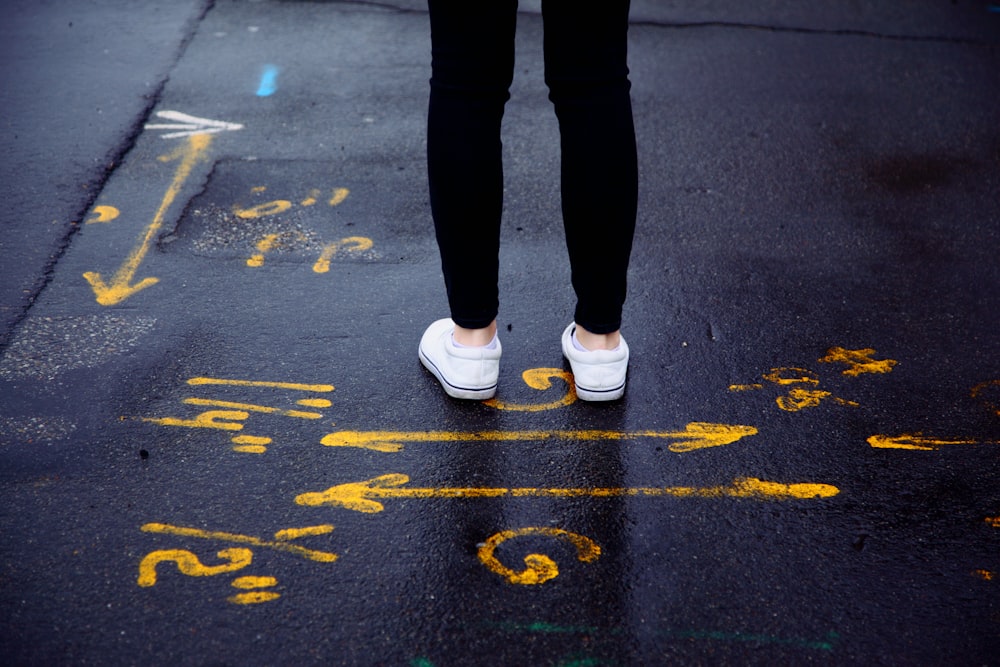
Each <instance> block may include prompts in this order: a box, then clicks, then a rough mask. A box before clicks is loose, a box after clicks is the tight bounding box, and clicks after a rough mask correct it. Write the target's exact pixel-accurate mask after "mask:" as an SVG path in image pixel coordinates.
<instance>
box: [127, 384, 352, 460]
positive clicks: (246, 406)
mask: <svg viewBox="0 0 1000 667" xmlns="http://www.w3.org/2000/svg"><path fill="white" fill-rule="evenodd" d="M187 383H188V384H189V385H191V386H195V387H247V388H267V389H287V390H291V391H303V392H320V393H327V392H331V391H333V389H334V388H333V385H330V384H303V383H298V382H263V381H257V380H228V379H222V378H209V377H194V378H191V379H189V380H188V381H187ZM183 402H184V403H185V404H187V405H197V406H201V407H208V408H215V409H211V410H206V411H205V412H202V413H201V414H199V415H196V416H195V417H194V418H192V419H180V418H177V417H143V418H141V419H142V421H145V422H149V423H152V424H158V425H160V426H179V427H184V428H204V429H216V430H221V431H242V430H243V427H244V424H243V423H242V422H244V421H246V420H247V419H249V417H250V415H251V413H262V414H268V415H278V416H281V417H292V418H296V419H309V420H316V419H321V418H322V417H323V414H322V413H320V412H316V411H314V410H298V409H291V410H289V409H285V408H276V407H271V406H267V405H258V404H256V403H244V402H237V401H223V400H218V399H207V398H198V397H189V398H185V399H184V400H183ZM295 403H296V405H299V406H302V407H306V408H328V407H330V406H331V405H333V404H332V403H331V402H330V400H329V399H326V398H303V399H299V400H297V401H295ZM220 408H221V409H220ZM231 441H232V443H233V445H234V447H233V451H236V452H241V453H244V454H263V453H265V452H266V451H267V445H269V444H271V442H272V440H271V438H269V437H266V436H259V435H247V434H240V435H237V436H234V437H232V438H231Z"/></svg>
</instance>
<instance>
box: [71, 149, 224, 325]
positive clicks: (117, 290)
mask: <svg viewBox="0 0 1000 667" xmlns="http://www.w3.org/2000/svg"><path fill="white" fill-rule="evenodd" d="M211 143H212V136H211V135H208V134H196V135H193V136H191V137H189V138H188V140H187V142H185V143H184V144H183V145H182V146H181V147H180V148H178V149H177V150H176V151H174V152H173V153H170V154H169V155H165V156H163V157H161V158H160V160H162V161H164V162H169V161H173V160H180V165H179V166H178V167H177V171H176V172H175V173H174V178H173V180H172V181H171V182H170V186H169V187H168V188H167V192H166V194H165V195H164V196H163V200H162V201H161V202H160V207H159V208H158V209H157V211H156V214H155V215H154V216H153V221H152V222H151V223H150V224H149V225H148V226H147V227H146V231H145V233H144V234H143V236H142V240H141V241H140V243H139V245H138V247H136V248H135V249H134V250H133V251H132V252H131V253H129V255H128V258H127V259H126V260H125V263H124V264H122V265H121V266H120V267H119V268H118V271H116V272H115V274H114V276H112V278H111V281H110V282H105V280H104V279H103V278H102V277H101V274H100V273H97V272H94V271H88V272H86V273H84V274H83V277H84V278H85V279H86V280H87V282H88V283H90V287H91V289H93V290H94V294H95V295H96V297H97V303H99V304H101V305H102V306H113V305H116V304H118V303H121V302H122V301H124V300H125V299H127V298H129V297H130V296H132V295H133V294H135V293H136V292H139V291H140V290H143V289H145V288H147V287H149V286H151V285H155V284H156V283H157V282H159V278H152V277H150V278H143V279H142V280H140V281H139V282H138V283H133V282H132V281H133V280H134V279H135V274H136V272H137V271H138V270H139V265H140V264H142V261H143V259H145V257H146V255H147V253H149V250H150V248H151V247H152V245H153V241H154V240H155V239H156V235H157V233H158V232H159V230H160V228H161V227H162V226H163V221H164V219H165V217H166V214H167V210H168V209H169V208H170V206H171V204H173V202H174V200H175V199H176V198H177V195H178V194H180V191H181V188H182V187H183V186H184V183H185V182H186V181H187V179H188V177H190V176H191V172H192V171H193V170H194V167H195V165H197V164H198V162H199V161H201V160H203V159H205V158H206V156H207V155H206V154H207V152H208V148H209V146H211Z"/></svg>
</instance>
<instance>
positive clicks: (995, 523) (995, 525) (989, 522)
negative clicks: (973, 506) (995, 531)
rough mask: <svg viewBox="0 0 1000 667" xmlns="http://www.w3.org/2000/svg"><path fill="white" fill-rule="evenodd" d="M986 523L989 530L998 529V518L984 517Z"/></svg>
mask: <svg viewBox="0 0 1000 667" xmlns="http://www.w3.org/2000/svg"><path fill="white" fill-rule="evenodd" d="M986 523H987V525H989V526H990V527H991V528H1000V516H988V517H986Z"/></svg>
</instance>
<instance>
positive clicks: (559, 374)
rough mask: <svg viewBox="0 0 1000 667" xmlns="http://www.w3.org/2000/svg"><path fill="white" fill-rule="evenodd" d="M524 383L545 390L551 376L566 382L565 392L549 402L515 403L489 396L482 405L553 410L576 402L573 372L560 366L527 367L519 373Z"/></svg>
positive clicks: (498, 407) (502, 408)
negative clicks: (560, 396) (557, 398)
mask: <svg viewBox="0 0 1000 667" xmlns="http://www.w3.org/2000/svg"><path fill="white" fill-rule="evenodd" d="M521 378H522V379H523V380H524V383H525V384H526V385H528V386H529V387H531V388H532V389H538V390H539V391H545V390H546V389H551V388H552V378H559V379H560V380H562V381H563V382H565V383H566V394H565V395H564V396H563V397H562V398H560V399H559V400H556V401H552V402H550V403H541V404H528V405H520V404H515V403H505V402H503V401H500V400H497V399H495V398H491V399H489V400H486V401H483V404H484V405H488V406H490V407H491V408H496V409H497V410H510V411H514V412H541V411H543V410H555V409H556V408H561V407H564V406H567V405H571V404H572V403H574V402H576V384H575V383H574V382H573V374H572V373H569V372H567V371H564V370H562V369H561V368H529V369H528V370H526V371H524V372H523V373H521Z"/></svg>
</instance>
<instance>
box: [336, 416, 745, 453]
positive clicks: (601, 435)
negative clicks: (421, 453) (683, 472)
mask: <svg viewBox="0 0 1000 667" xmlns="http://www.w3.org/2000/svg"><path fill="white" fill-rule="evenodd" d="M756 433H757V429H756V428H754V427H753V426H738V425H732V424H709V423H705V422H691V423H690V424H688V425H687V426H686V427H685V428H684V430H683V431H599V430H583V431H478V432H466V431H337V432H335V433H330V434H328V435H326V436H324V437H323V439H322V441H321V442H322V443H323V444H324V445H326V446H327V447H360V448H362V449H372V450H375V451H379V452H398V451H400V450H401V449H403V444H402V443H404V442H476V441H486V442H498V441H532V442H537V441H539V440H548V439H555V440H634V439H636V438H664V439H668V440H675V441H676V442H674V443H672V444H671V445H670V447H669V449H670V451H672V452H690V451H693V450H695V449H704V448H706V447H719V446H722V445H729V444H732V443H734V442H736V441H737V440H740V439H741V438H745V437H747V436H750V435H755V434H756Z"/></svg>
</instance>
